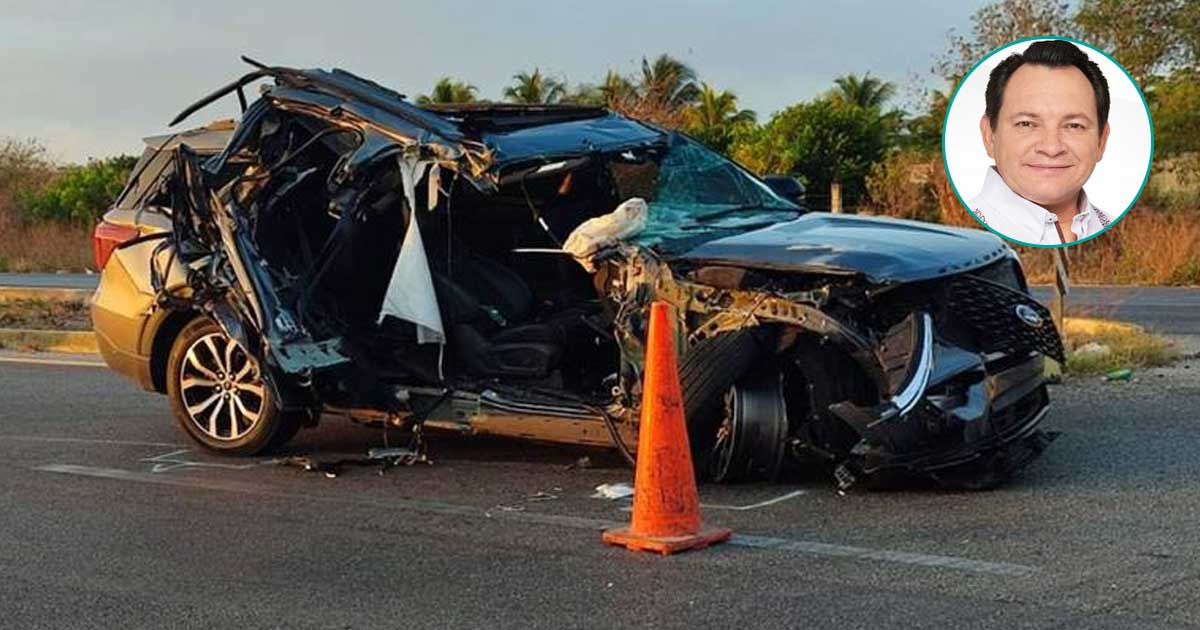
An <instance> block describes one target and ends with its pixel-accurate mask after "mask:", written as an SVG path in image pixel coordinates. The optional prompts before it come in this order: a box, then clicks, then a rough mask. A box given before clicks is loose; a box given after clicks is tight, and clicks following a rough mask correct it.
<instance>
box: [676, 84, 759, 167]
mask: <svg viewBox="0 0 1200 630" xmlns="http://www.w3.org/2000/svg"><path fill="white" fill-rule="evenodd" d="M756 118H757V116H756V115H755V113H754V112H753V111H752V110H749V109H738V105H737V95H736V94H734V93H733V92H730V91H729V90H722V91H720V92H718V91H716V90H715V89H713V87H712V86H711V85H709V84H707V83H702V84H701V86H700V96H699V98H698V99H697V100H696V104H695V105H692V106H690V107H688V108H687V109H686V110H684V116H683V120H684V126H685V127H686V129H687V132H688V133H690V134H692V135H693V136H695V138H696V139H697V140H699V141H701V142H703V143H704V144H707V145H708V146H710V147H712V148H713V149H716V150H717V151H720V152H722V153H724V152H726V151H727V150H728V149H729V145H730V143H731V142H732V141H733V135H734V132H735V130H736V129H737V127H738V125H745V124H750V125H752V124H753V123H754V121H755V119H756Z"/></svg>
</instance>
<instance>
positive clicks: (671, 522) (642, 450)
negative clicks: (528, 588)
mask: <svg viewBox="0 0 1200 630" xmlns="http://www.w3.org/2000/svg"><path fill="white" fill-rule="evenodd" d="M731 534H732V532H730V531H729V530H728V529H701V525H700V495H699V494H698V493H697V492H696V477H695V473H694V472H693V471H692V454H691V449H690V448H689V447H688V439H687V427H686V426H685V424H684V418H683V397H682V396H681V394H680V387H679V369H678V367H677V366H676V363H675V326H674V319H673V317H672V315H671V312H670V307H669V306H668V305H667V304H666V303H665V302H655V303H654V304H652V305H651V306H650V333H649V335H648V338H647V340H646V376H645V383H644V387H643V391H642V421H641V427H640V428H639V430H638V449H637V470H636V471H635V476H634V494H633V523H632V525H631V526H630V527H621V528H618V529H610V530H607V531H605V532H604V535H603V539H604V542H606V543H608V544H610V545H620V546H622V547H627V548H629V549H635V550H641V551H657V552H659V553H661V554H663V555H668V554H672V553H675V552H677V551H685V550H687V549H696V548H700V547H707V546H709V545H712V544H716V543H719V542H723V541H725V540H728V539H729V536H730V535H731Z"/></svg>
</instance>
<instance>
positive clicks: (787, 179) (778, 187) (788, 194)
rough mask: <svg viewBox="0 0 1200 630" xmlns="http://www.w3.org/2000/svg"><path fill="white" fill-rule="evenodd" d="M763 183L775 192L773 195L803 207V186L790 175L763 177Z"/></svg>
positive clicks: (804, 191)
mask: <svg viewBox="0 0 1200 630" xmlns="http://www.w3.org/2000/svg"><path fill="white" fill-rule="evenodd" d="M763 181H764V182H766V183H767V186H769V187H770V188H771V190H773V191H775V194H777V195H779V196H780V197H783V198H784V199H787V200H788V201H790V202H792V203H794V204H796V205H798V206H800V207H801V208H803V207H804V195H805V193H806V192H807V191H806V190H805V189H804V184H801V183H800V180H798V179H796V178H795V177H792V176H791V175H767V176H766V177H763Z"/></svg>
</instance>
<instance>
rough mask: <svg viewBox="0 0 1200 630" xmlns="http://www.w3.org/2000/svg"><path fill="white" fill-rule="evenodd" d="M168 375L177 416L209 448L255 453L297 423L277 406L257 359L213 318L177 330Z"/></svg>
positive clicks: (273, 443)
mask: <svg viewBox="0 0 1200 630" xmlns="http://www.w3.org/2000/svg"><path fill="white" fill-rule="evenodd" d="M166 380H167V397H168V398H169V399H170V401H171V411H172V412H174V414H175V419H176V420H177V421H178V422H179V425H180V426H181V427H182V428H183V430H184V431H185V432H186V433H187V434H188V435H189V436H191V438H192V439H194V440H196V441H197V442H199V443H200V444H202V445H203V446H205V447H206V448H208V449H211V450H214V451H218V452H221V453H228V454H231V455H254V454H256V453H260V452H263V451H265V450H268V449H270V448H273V447H275V446H279V445H282V444H283V443H284V442H286V441H287V440H288V439H290V438H291V437H292V436H293V435H294V434H295V433H296V430H297V429H298V428H299V426H300V425H299V422H298V421H297V420H296V419H295V418H292V417H290V416H289V415H288V414H285V413H283V412H282V411H281V410H280V409H279V407H278V406H276V404H275V401H274V399H273V397H272V394H271V389H270V387H268V386H267V384H266V382H265V380H264V379H263V375H262V371H261V369H260V368H259V365H258V361H257V360H256V359H255V358H254V357H253V356H251V355H250V354H249V353H247V352H246V350H245V349H244V348H242V347H241V346H240V345H238V343H237V342H235V341H234V340H233V339H231V338H229V336H228V335H226V334H225V332H224V331H223V330H222V329H221V327H220V326H217V324H216V322H214V321H212V320H211V319H208V318H204V317H202V318H198V319H196V320H194V321H192V322H191V323H190V324H188V325H187V326H185V327H184V328H183V330H182V331H180V333H179V336H178V337H176V338H175V343H174V345H173V346H172V347H171V355H170V357H169V359H168V360H167V379H166Z"/></svg>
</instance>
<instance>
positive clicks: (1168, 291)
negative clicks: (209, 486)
mask: <svg viewBox="0 0 1200 630" xmlns="http://www.w3.org/2000/svg"><path fill="white" fill-rule="evenodd" d="M98 282H99V276H97V275H94V274H54V273H34V274H24V273H0V287H8V286H11V287H45V288H68V289H88V290H91V289H95V288H96V284H97V283H98ZM1034 295H1035V296H1037V298H1038V300H1040V301H1042V302H1043V303H1046V304H1049V302H1050V288H1049V287H1034ZM1067 312H1068V314H1073V315H1089V316H1101V317H1115V318H1116V319H1121V320H1125V321H1130V322H1135V323H1138V324H1141V325H1143V326H1147V327H1149V328H1151V329H1152V330H1156V331H1159V332H1164V333H1172V334H1189V335H1196V334H1200V289H1197V288H1178V287H1120V286H1111V287H1109V286H1090V287H1075V288H1073V289H1072V290H1071V294H1070V296H1069V298H1068V300H1067Z"/></svg>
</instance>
